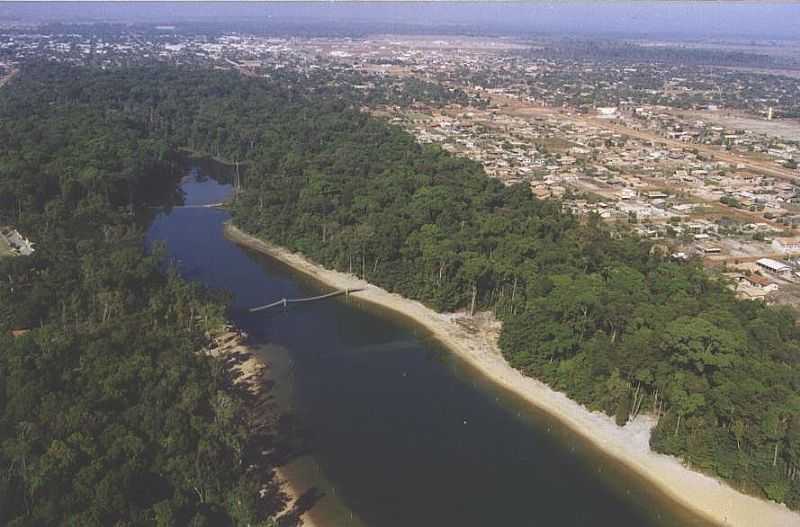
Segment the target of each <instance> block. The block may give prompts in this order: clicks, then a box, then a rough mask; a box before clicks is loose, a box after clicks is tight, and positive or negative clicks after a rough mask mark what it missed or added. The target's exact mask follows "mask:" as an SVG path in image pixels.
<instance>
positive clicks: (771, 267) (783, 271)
mask: <svg viewBox="0 0 800 527" xmlns="http://www.w3.org/2000/svg"><path fill="white" fill-rule="evenodd" d="M756 265H757V266H758V267H760V268H761V269H763V270H764V271H766V272H768V273H771V274H774V275H777V276H783V277H789V276H791V274H792V268H791V267H790V266H789V265H788V264H785V263H783V262H779V261H777V260H773V259H772V258H761V259H759V260H757V261H756Z"/></svg>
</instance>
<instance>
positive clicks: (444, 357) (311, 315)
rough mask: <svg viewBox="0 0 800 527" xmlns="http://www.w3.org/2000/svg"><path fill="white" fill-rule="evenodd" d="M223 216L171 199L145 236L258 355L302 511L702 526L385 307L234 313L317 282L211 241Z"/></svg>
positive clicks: (329, 520) (387, 521) (406, 521)
mask: <svg viewBox="0 0 800 527" xmlns="http://www.w3.org/2000/svg"><path fill="white" fill-rule="evenodd" d="M208 167H209V165H208V164H207V163H194V164H193V165H192V167H191V168H190V169H189V170H188V172H187V176H186V177H185V178H184V179H183V180H182V182H181V189H182V190H183V193H184V197H185V199H184V203H185V204H186V205H201V204H205V203H215V202H219V201H222V200H224V199H225V198H227V197H228V196H229V195H230V192H231V188H230V186H229V185H226V184H224V183H220V182H218V181H216V180H214V179H211V178H209V177H207V176H205V174H206V173H208V172H210V170H209V168H208ZM218 170H219V166H217V168H215V169H214V170H213V171H214V172H217V171H218ZM228 218H229V215H228V213H227V212H226V211H224V210H220V209H209V208H177V207H176V208H172V209H170V210H165V211H163V212H160V213H158V215H157V216H156V217H155V219H154V220H153V222H152V224H151V226H150V229H149V232H148V236H147V240H148V243H149V244H152V243H154V242H163V243H164V244H165V247H166V251H167V254H168V256H169V258H170V259H172V260H173V261H174V262H175V263H176V265H177V266H178V269H179V271H180V272H181V274H182V276H184V277H185V278H187V279H190V280H195V281H198V282H200V283H203V284H205V285H207V286H209V287H212V288H216V289H222V290H226V291H228V292H230V293H231V294H232V315H231V316H232V318H233V319H234V322H235V323H236V324H237V325H238V326H239V327H241V328H243V329H244V330H245V331H247V333H248V334H249V335H250V337H251V343H252V344H253V345H254V346H255V348H256V349H257V352H258V353H261V354H263V356H264V357H265V358H266V359H267V361H268V362H269V363H270V364H271V365H272V368H271V370H270V376H271V378H272V380H274V381H275V386H276V388H275V390H276V397H277V398H278V400H279V401H280V404H282V405H283V406H285V408H286V409H287V410H288V411H290V412H291V414H292V416H293V420H294V423H295V424H294V428H295V429H296V430H298V431H299V434H300V436H301V437H302V439H303V446H304V447H307V453H306V454H305V455H303V456H300V457H298V458H297V459H295V461H294V462H292V463H291V464H290V466H289V467H287V473H288V474H290V476H291V479H292V480H293V481H294V482H297V483H298V484H302V485H303V486H304V487H305V488H308V487H313V488H315V489H317V490H318V491H319V493H320V494H321V495H322V498H321V499H320V500H319V501H318V503H317V505H316V506H315V507H314V509H313V510H312V514H313V517H314V519H315V520H316V521H317V522H318V523H320V524H322V525H325V526H336V527H340V526H359V525H368V526H370V527H400V526H403V527H409V526H415V527H425V526H437V527H443V526H458V527H472V526H475V527H477V526H509V527H510V526H548V527H549V526H564V527H571V526H575V527H578V526H589V525H591V526H615V527H616V526H620V527H624V526H631V527H648V526H653V527H666V526H676V525H687V526H705V525H708V524H707V523H706V522H704V521H703V520H700V519H699V518H697V517H695V516H694V515H692V514H691V513H689V512H688V511H686V510H685V509H683V508H681V507H679V506H677V505H675V504H674V503H673V502H671V501H670V500H669V499H668V498H666V497H665V496H663V495H662V494H661V493H660V492H658V491H656V490H654V489H653V488H651V486H649V485H648V484H647V483H646V482H645V481H644V480H643V479H642V478H641V477H639V476H638V475H636V474H634V473H633V472H632V471H630V470H628V469H626V468H625V467H624V466H622V465H620V464H619V463H617V462H614V461H612V460H610V459H608V458H607V457H606V456H604V455H603V454H602V453H600V452H599V451H597V449H595V448H594V447H592V446H590V445H588V444H587V443H586V442H585V441H583V440H582V439H580V438H579V437H577V436H576V435H575V434H574V433H572V432H570V431H569V430H567V429H565V428H564V427H563V426H560V425H559V423H558V422H557V421H555V420H554V419H553V418H551V417H549V416H547V415H543V414H541V413H540V412H538V411H536V410H535V409H533V408H530V407H529V405H526V404H524V403H522V402H521V401H519V400H517V399H516V398H515V397H513V396H512V395H510V394H508V393H505V392H503V391H502V390H500V389H498V388H496V387H494V386H493V385H492V384H491V383H490V382H488V381H487V380H485V379H484V378H483V377H482V376H481V375H478V374H477V373H476V372H474V371H471V370H470V368H469V367H468V366H467V365H465V364H464V363H463V362H462V361H460V360H459V359H457V358H456V357H455V356H454V355H453V354H452V353H449V352H448V351H447V350H446V349H443V347H442V346H441V345H439V344H438V343H437V342H436V341H435V340H434V339H432V338H431V337H430V335H428V334H427V333H426V332H425V331H424V330H423V329H421V328H420V327H418V326H416V325H415V324H413V323H411V322H409V321H407V320H404V319H402V318H401V317H398V316H396V315H392V314H391V313H387V312H385V311H382V310H380V309H377V308H375V307H369V306H366V305H363V304H360V303H359V302H358V301H357V300H356V299H353V298H350V299H347V298H344V297H339V298H337V299H331V300H324V301H320V302H314V303H310V304H302V305H297V306H291V307H290V308H289V309H288V310H286V311H283V310H281V309H274V310H270V311H267V312H262V313H257V314H250V313H248V312H247V311H246V309H247V308H248V307H252V306H256V305H261V304H265V303H269V302H272V301H274V300H276V299H280V298H283V297H290V298H291V297H301V296H311V295H313V294H318V293H319V291H320V286H319V285H318V284H316V283H314V282H313V281H311V280H310V279H309V278H307V277H305V276H303V275H300V274H298V273H296V272H294V271H293V270H291V269H288V268H287V267H285V266H284V265H282V264H280V263H278V262H275V261H273V260H271V259H269V258H267V257H265V256H263V255H259V254H254V253H252V252H250V251H248V250H246V249H244V248H241V247H239V246H237V245H236V244H234V243H233V242H231V241H229V240H227V239H226V238H225V237H224V236H223V223H224V222H225V221H226V220H227V219H228Z"/></svg>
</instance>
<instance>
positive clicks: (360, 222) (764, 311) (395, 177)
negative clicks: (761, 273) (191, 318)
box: [0, 68, 800, 508]
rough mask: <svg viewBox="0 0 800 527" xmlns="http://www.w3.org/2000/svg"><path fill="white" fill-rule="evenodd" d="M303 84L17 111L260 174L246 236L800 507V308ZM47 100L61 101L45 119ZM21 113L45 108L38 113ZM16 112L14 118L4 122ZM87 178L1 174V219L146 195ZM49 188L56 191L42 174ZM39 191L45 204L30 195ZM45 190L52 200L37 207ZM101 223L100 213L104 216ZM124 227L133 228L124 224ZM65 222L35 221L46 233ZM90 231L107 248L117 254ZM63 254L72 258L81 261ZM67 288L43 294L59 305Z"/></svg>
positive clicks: (164, 83)
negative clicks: (410, 307) (391, 297)
mask: <svg viewBox="0 0 800 527" xmlns="http://www.w3.org/2000/svg"><path fill="white" fill-rule="evenodd" d="M303 81H304V79H303V77H302V76H298V74H295V73H292V72H290V71H283V72H275V74H273V75H272V77H271V78H270V79H269V80H264V79H244V78H240V77H238V76H237V75H235V74H233V73H230V72H215V71H203V70H187V69H167V68H141V69H126V70H116V71H106V72H93V71H76V70H71V69H60V68H43V69H38V70H37V69H33V70H29V71H27V72H23V75H22V78H21V79H20V81H19V85H17V87H16V88H15V90H16V91H15V94H16V95H15V96H16V97H18V98H19V102H17V106H15V107H14V108H21V109H19V110H17V109H15V110H14V112H19V114H18V115H20V116H22V115H24V116H26V119H23V118H22V117H20V119H19V120H20V122H23V123H25V122H28V123H30V121H31V119H28V118H27V116H29V115H35V114H36V113H35V112H38V114H39V115H40V116H42V117H41V118H42V119H43V118H45V117H47V114H48V113H49V112H52V111H53V110H54V109H56V110H57V109H58V108H61V107H63V108H64V110H63V111H67V110H66V108H73V107H78V108H87V109H92V110H91V111H92V112H95V114H96V115H97V120H98V123H97V124H96V126H97V127H100V128H101V129H102V128H103V127H113V128H114V129H115V130H116V129H121V130H129V131H130V132H129V133H131V134H134V135H135V136H136V137H137V138H141V139H140V140H139V142H138V146H137V147H136V148H131V149H129V150H125V149H124V148H123V151H119V150H114V149H118V148H121V147H120V146H119V144H120V142H119V141H114V147H113V148H114V149H111V150H110V152H109V153H108V155H104V156H101V157H102V158H103V159H104V160H105V161H104V162H107V163H108V162H111V161H112V160H111V158H112V157H114V156H119V157H122V158H123V159H130V158H131V157H135V158H137V159H146V156H144V155H141V154H142V153H143V152H148V151H153V152H154V153H155V152H157V153H158V154H157V155H155V154H154V157H155V158H158V157H159V156H161V157H162V158H163V157H164V156H167V157H168V153H169V152H170V151H171V150H172V149H173V148H175V147H178V146H187V147H189V148H192V149H194V150H202V151H205V152H208V153H211V154H213V155H216V156H220V157H223V158H226V159H229V160H247V161H248V162H249V167H248V171H247V177H246V178H245V180H244V182H243V192H242V193H241V194H240V196H239V198H238V199H237V201H236V203H235V204H234V206H233V214H234V219H235V221H236V222H237V223H238V224H239V225H240V226H241V227H243V228H244V229H245V230H248V231H250V232H252V233H255V234H258V235H260V236H262V237H264V238H266V239H269V240H272V241H274V242H276V243H279V244H282V245H284V246H287V247H289V248H291V249H294V250H298V251H302V252H303V253H305V254H307V255H308V256H310V257H311V258H313V259H315V260H317V261H319V262H321V263H323V264H325V265H327V266H331V267H336V268H337V269H340V270H346V271H351V272H353V273H355V274H358V275H359V276H362V277H364V278H366V279H367V280H370V281H371V282H374V283H377V284H380V285H381V286H383V287H386V288H387V289H389V290H391V291H397V292H399V293H402V294H403V295H405V296H408V297H411V298H415V299H419V300H421V301H423V302H425V303H427V304H428V305H430V306H432V307H434V308H436V309H438V310H455V309H466V310H469V311H472V310H478V309H488V310H492V311H493V312H494V313H495V314H496V315H497V316H498V317H499V318H500V319H502V320H503V322H504V326H503V332H502V335H501V341H500V344H501V347H502V350H503V353H504V354H505V355H506V357H507V358H508V360H509V362H510V363H511V364H512V365H513V366H514V367H516V368H518V369H520V370H521V371H523V372H524V373H526V374H528V375H531V376H535V377H537V378H540V379H542V380H544V381H546V382H547V383H549V384H550V385H552V386H553V387H555V388H556V389H559V390H563V391H565V392H566V393H568V394H569V395H570V396H571V397H573V398H575V399H576V400H578V401H580V402H582V403H583V404H585V405H586V406H588V407H590V408H593V409H599V410H602V411H604V412H606V413H608V414H609V415H613V416H615V417H616V419H617V422H618V423H620V424H624V423H625V422H626V421H627V420H628V419H629V418H630V417H631V416H632V415H636V414H639V413H649V414H653V415H654V416H656V417H657V418H658V425H657V427H656V428H655V431H654V434H653V437H652V440H651V443H652V446H653V448H654V449H656V450H658V451H660V452H667V453H671V454H675V455H678V456H680V457H682V458H683V459H685V460H686V462H687V463H689V464H690V465H691V466H693V467H695V468H699V469H702V470H706V471H709V472H711V473H714V474H717V475H719V476H721V477H723V478H725V479H727V480H729V481H731V482H732V484H734V485H735V486H736V487H738V488H741V489H743V490H745V491H747V492H751V493H754V494H758V495H763V496H767V497H769V498H771V499H774V500H776V501H783V502H786V503H787V504H789V505H790V506H792V507H794V508H800V478H799V477H798V468H800V397H798V395H797V394H798V389H800V365H799V364H798V359H799V358H800V354H798V336H800V335H798V329H797V328H796V325H795V313H794V312H793V311H790V310H789V309H786V308H777V307H767V306H764V305H763V304H761V303H757V302H749V301H739V300H736V299H735V298H734V296H733V294H732V293H731V292H730V291H729V289H728V288H727V287H726V284H725V283H723V282H721V281H719V280H717V279H715V278H713V277H710V276H708V275H707V274H706V273H705V271H704V270H703V269H702V267H701V265H700V264H699V263H698V262H692V263H678V262H673V261H669V260H667V259H665V258H663V257H661V256H659V254H658V251H652V250H651V247H650V246H649V245H648V243H646V242H643V241H641V240H638V239H636V238H634V237H632V236H629V235H625V234H619V233H617V232H613V231H610V230H608V229H607V228H606V227H604V226H603V224H602V223H601V222H600V221H599V220H598V219H597V218H589V219H588V220H586V221H579V220H578V219H577V218H575V217H573V216H571V215H570V214H568V213H565V212H563V211H562V210H561V207H560V205H559V203H558V202H555V201H539V200H536V199H535V198H534V197H533V196H532V195H531V193H530V191H529V189H528V188H527V187H525V186H514V187H504V186H503V185H502V184H500V183H499V182H498V181H496V180H492V179H489V178H487V177H486V176H485V174H484V172H483V170H482V169H481V167H480V166H479V165H477V164H475V163H472V162H470V161H468V160H464V159H460V158H457V157H454V156H451V155H449V154H447V153H445V152H443V151H442V150H441V149H439V148H437V147H435V146H431V145H419V144H417V143H416V142H415V141H414V139H413V137H411V136H409V135H408V134H406V133H405V132H403V131H401V130H399V129H397V128H394V127H391V126H388V125H386V124H385V123H382V122H380V121H377V120H375V119H372V118H370V117H368V116H366V115H365V114H363V113H361V112H359V111H358V106H359V104H358V102H357V99H356V98H355V97H354V96H352V97H351V96H350V95H349V94H348V92H347V90H346V89H342V87H341V86H338V87H337V88H336V89H335V91H333V89H332V88H328V87H325V86H317V85H309V83H307V82H303ZM21 86H24V90H23V88H21ZM54 86H56V87H57V89H56V88H54ZM48 98H49V99H48ZM43 100H52V105H50V106H49V107H47V108H45V109H42V108H41V101H43ZM25 101H31V102H28V103H27V104H29V105H33V102H36V103H37V104H38V106H36V107H33V106H32V107H31V108H29V109H25V107H24V103H25ZM9 108H10V106H9V105H8V104H7V103H6V104H5V106H4V109H3V111H4V112H11V111H12V110H10V109H9ZM90 115H91V113H90ZM48 118H49V117H48ZM33 121H34V122H35V119H33ZM26 126H28V127H32V128H35V127H34V126H33V124H28V125H26ZM51 129H52V130H51ZM58 129H59V128H58V126H56V124H55V123H51V124H49V125H48V126H47V128H46V130H41V129H39V131H38V134H40V135H39V136H37V135H36V134H37V132H34V131H33V130H32V129H25V127H21V128H20V129H18V130H16V131H14V132H13V133H9V134H8V135H9V136H12V137H9V138H8V140H10V141H15V140H17V139H14V137H15V136H27V137H31V136H33V137H41V139H40V140H38V141H36V142H31V144H37V145H40V148H41V149H43V150H47V151H48V152H49V151H50V150H48V149H47V147H45V146H41V145H45V144H47V141H50V140H51V139H49V138H50V137H51V136H52V135H54V134H58ZM65 136H66V137H65V138H64V139H61V140H62V141H73V140H74V138H75V133H74V132H73V131H72V130H71V129H70V132H69V134H66V133H65ZM98 143H99V144H100V145H103V144H104V143H103V142H102V141H98ZM11 144H14V143H13V142H12V143H11ZM122 144H126V143H124V142H123V143H122ZM90 145H91V146H94V143H92V142H91V141H90V142H89V143H85V144H83V146H85V147H87V149H88V148H89V147H90ZM145 145H150V147H149V148H151V149H152V150H148V149H147V147H145ZM106 147H107V148H111V147H109V146H106ZM103 148H104V147H103V146H98V147H97V149H99V150H100V151H102V149H103ZM89 151H92V150H91V149H89ZM81 152H83V149H81ZM41 155H44V154H41ZM49 155H50V154H48V156H49ZM75 155H76V157H79V155H78V154H75ZM80 155H86V154H85V153H82V154H80ZM126 155H127V156H128V157H124V156H126ZM21 157H23V159H20V160H18V161H15V162H16V163H18V164H19V165H20V166H21V167H24V166H26V165H24V163H27V162H28V161H26V159H28V158H27V157H25V156H21ZM33 159H34V160H35V159H36V157H35V156H34V157H33ZM53 159H58V163H62V161H61V160H60V157H57V158H53ZM3 166H9V163H5V162H4V165H3ZM12 166H14V165H12ZM33 166H36V167H41V166H47V164H46V163H42V162H36V164H35V165H33ZM84 168H85V167H83V166H82V167H81V169H80V170H76V171H74V172H73V173H72V175H71V176H70V177H67V176H65V174H67V173H68V172H67V171H66V170H63V169H62V168H61V167H60V166H59V165H56V167H54V168H53V169H52V171H51V172H44V173H41V172H36V173H34V172H33V171H31V170H28V171H27V172H25V171H23V169H17V168H9V169H6V168H3V169H2V170H3V172H2V174H3V175H2V178H1V179H2V181H0V184H2V185H3V187H2V190H1V191H0V204H2V207H3V209H2V210H4V211H6V213H7V214H12V215H13V214H17V215H19V214H20V212H19V211H21V219H19V220H17V219H16V218H15V217H12V220H13V221H16V222H18V223H19V224H22V225H25V221H26V220H25V216H26V214H32V213H31V212H29V211H31V210H40V211H41V212H38V213H37V214H40V215H42V216H43V217H46V214H47V213H48V210H49V209H53V211H52V213H53V214H55V213H56V211H57V210H58V206H57V205H54V206H48V204H49V203H50V202H51V201H52V202H54V203H61V202H62V201H64V200H67V199H71V198H70V196H78V197H79V198H80V199H79V202H78V203H82V202H84V201H88V200H90V197H91V196H93V198H91V199H93V200H94V201H92V203H95V202H101V203H102V202H103V200H104V199H105V200H108V199H109V197H108V196H116V199H117V202H116V205H117V207H118V208H119V207H120V206H125V205H126V204H128V203H130V201H131V200H132V199H133V198H130V196H134V197H135V196H136V195H137V187H130V185H129V183H128V181H129V180H128V179H126V175H125V173H124V172H119V171H112V172H113V174H114V175H113V177H104V178H102V180H103V181H106V182H107V183H106V184H104V185H99V187H100V188H103V190H101V191H96V192H92V193H88V194H86V188H87V187H86V185H88V184H90V183H86V182H85V181H87V180H86V179H83V178H82V177H81V174H83V169H84ZM53 172H57V173H58V178H56V180H55V181H51V180H52V179H53V177H54V176H49V177H48V176H46V174H48V173H50V174H52V173H53ZM104 173H105V171H104ZM23 174H26V175H25V176H24V177H22V175H23ZM43 174H44V175H43ZM29 177H30V178H32V181H34V183H31V184H30V188H29V190H26V191H23V190H21V189H19V190H18V189H17V187H18V186H22V187H23V188H26V187H25V184H24V183H23V182H22V180H27V179H28V178H29ZM36 178H45V181H44V182H43V183H35V182H36V181H38V180H37V179H36ZM7 180H9V181H11V182H13V183H7V182H6V181H7ZM62 180H63V181H62ZM88 181H89V182H91V181H93V180H92V179H91V178H88ZM111 182H113V185H112V184H111ZM47 189H52V190H49V191H48V192H50V195H52V196H55V197H53V198H52V199H44V198H42V197H40V194H41V193H42V192H44V191H45V190H47ZM84 194H85V195H84ZM126 196H128V197H127V198H126ZM20 200H22V201H21V202H22V206H19V205H18V204H19V203H20ZM85 208H88V209H89V212H86V214H88V215H92V214H95V212H94V211H96V210H101V211H103V210H106V211H107V208H105V207H103V206H101V205H94V206H92V207H88V206H85ZM81 210H83V208H77V207H76V208H75V211H78V212H80V211H81ZM14 211H17V212H14ZM107 214H110V213H107ZM64 215H65V217H72V216H76V217H78V218H80V217H82V213H81V214H67V213H66V212H65V213H64ZM112 216H113V217H114V218H116V219H117V220H116V221H121V222H122V221H123V220H122V216H121V215H120V213H119V210H117V211H116V212H115V213H114V214H113V215H112ZM66 221H67V220H66V219H64V220H61V219H56V220H53V221H52V222H47V221H44V220H40V221H38V222H36V224H37V225H38V227H37V228H38V229H39V231H45V232H47V229H52V230H53V231H57V230H60V229H63V224H64V223H65V222H66ZM95 221H96V220H95ZM111 223H112V224H113V222H111ZM123 223H124V222H123ZM89 225H94V226H96V225H98V223H90V224H89ZM31 228H33V227H31ZM87 231H88V232H87V234H85V236H86V237H87V238H94V239H98V241H97V243H111V242H113V241H114V237H113V236H111V239H110V241H108V240H106V238H107V237H108V235H106V234H104V233H103V232H98V231H97V229H94V228H91V227H90V228H88V229H87ZM37 234H38V231H37ZM41 236H45V234H44V233H43V234H41ZM50 236H51V237H53V235H52V234H51V235H50ZM43 239H48V240H49V238H43ZM48 243H49V242H48ZM53 243H54V244H56V243H58V240H55V241H54V242H53ZM67 245H68V247H67V248H65V249H64V250H65V251H66V250H68V249H70V248H71V249H72V250H73V251H74V250H75V248H76V247H77V245H76V244H75V243H74V242H72V243H67ZM26 265H29V264H26ZM78 274H79V275H80V273H78ZM80 276H86V275H85V274H84V275H80ZM89 276H92V277H93V276H95V275H93V274H90V275H89ZM115 276H118V273H117V274H115ZM20 281H24V280H23V279H22V278H20ZM85 287H90V286H88V285H87V286H85ZM51 289H55V287H50V288H45V291H44V292H43V293H42V295H43V296H44V297H45V298H50V297H49V296H48V295H55V294H57V293H56V292H53V291H51ZM94 296H95V297H96V296H97V294H95V295H94ZM133 296H134V297H136V295H133ZM26 297H28V295H26ZM123 297H124V298H125V299H126V300H127V298H128V297H127V296H124V295H123ZM31 298H33V296H32V295H31ZM92 298H93V297H92V296H91V295H90V294H88V293H87V294H81V295H79V298H78V300H79V301H82V302H84V303H85V304H86V303H91V302H92ZM166 303H169V301H167V302H166ZM3 305H6V302H5V301H4V302H3ZM41 305H42V306H50V307H49V308H48V309H49V311H48V310H47V309H45V308H44V307H41V306H40V307H38V308H37V309H38V310H39V311H45V312H47V313H48V314H47V319H48V320H50V322H49V324H50V325H51V326H52V325H55V326H58V325H59V324H61V325H62V326H64V324H63V322H62V315H61V313H62V312H63V313H67V314H66V315H65V316H64V317H63V320H67V321H70V320H72V318H71V317H73V316H74V315H72V314H70V313H71V312H70V311H69V309H70V307H69V306H70V304H69V302H66V301H65V302H64V304H63V305H65V306H66V307H65V308H62V307H61V305H62V303H61V302H60V301H59V300H58V299H56V301H55V302H52V301H49V302H46V301H42V302H41ZM99 305H100V306H101V308H102V306H103V303H102V302H99ZM126 305H127V304H126ZM85 307H86V306H85ZM91 309H94V310H95V313H96V312H97V311H96V310H97V309H98V307H97V306H96V305H95V306H94V307H93V308H91ZM91 309H86V310H84V311H81V312H82V313H84V314H86V313H88V312H90V311H91ZM143 309H144V308H143ZM147 309H158V307H153V306H149V307H148V308H147ZM114 313H115V315H114V316H115V317H117V318H118V317H119V316H120V315H117V314H116V313H117V312H116V311H115V312H114ZM4 316H5V317H12V316H14V315H12V314H8V315H4ZM38 316H40V317H41V315H38ZM84 316H86V315H84ZM97 316H98V315H95V319H93V320H95V321H94V322H93V325H94V324H97V322H96V317H97ZM31 317H34V318H35V316H34V313H32V314H31V315H30V316H29V319H28V323H31ZM101 321H102V319H101ZM93 325H92V326H93ZM98 325H100V324H98ZM65 327H66V326H65ZM87 327H91V326H89V325H87ZM61 331H64V330H61ZM38 332H39V330H37V333H38ZM140 338H145V337H140ZM20 342H22V341H20ZM64 371H68V370H67V369H66V368H65V369H64ZM69 371H72V370H69ZM4 382H6V383H7V382H8V381H4ZM7 391H8V390H7ZM6 419H9V418H6ZM19 419H21V417H19V416H17V417H16V418H13V419H12V422H13V423H18V420H19ZM16 426H17V425H16V424H15V427H16ZM6 428H7V427H3V428H2V430H5V429H6ZM4 452H6V450H4ZM3 455H5V456H7V457H8V456H9V454H3Z"/></svg>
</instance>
